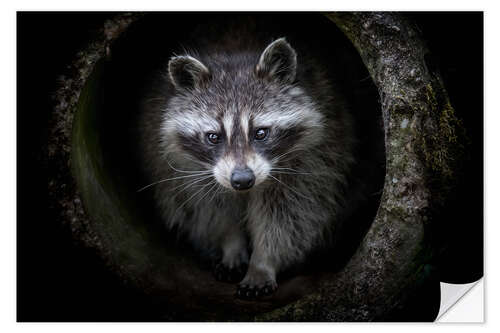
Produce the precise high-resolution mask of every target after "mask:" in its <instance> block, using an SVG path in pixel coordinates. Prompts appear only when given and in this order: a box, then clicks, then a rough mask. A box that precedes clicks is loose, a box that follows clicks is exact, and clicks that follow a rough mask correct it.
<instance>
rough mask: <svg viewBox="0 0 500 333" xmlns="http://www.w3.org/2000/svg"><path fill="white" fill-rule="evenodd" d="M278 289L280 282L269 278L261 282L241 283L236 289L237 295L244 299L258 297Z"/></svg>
mask: <svg viewBox="0 0 500 333" xmlns="http://www.w3.org/2000/svg"><path fill="white" fill-rule="evenodd" d="M276 289H278V284H277V283H276V281H274V280H268V281H265V282H263V283H261V284H248V283H243V282H242V283H240V284H239V285H238V289H237V291H236V296H238V297H239V298H242V299H256V298H259V297H262V296H268V295H271V294H273V293H274V292H275V291H276Z"/></svg>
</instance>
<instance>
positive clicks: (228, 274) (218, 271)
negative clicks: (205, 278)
mask: <svg viewBox="0 0 500 333" xmlns="http://www.w3.org/2000/svg"><path fill="white" fill-rule="evenodd" d="M247 268H248V265H247V264H246V263H241V264H240V265H237V266H232V267H231V266H228V265H225V264H224V263H222V262H220V263H218V264H217V265H215V266H214V276H215V278H216V279H217V280H218V281H222V282H229V283H234V282H239V281H241V279H243V276H245V273H246V272H247Z"/></svg>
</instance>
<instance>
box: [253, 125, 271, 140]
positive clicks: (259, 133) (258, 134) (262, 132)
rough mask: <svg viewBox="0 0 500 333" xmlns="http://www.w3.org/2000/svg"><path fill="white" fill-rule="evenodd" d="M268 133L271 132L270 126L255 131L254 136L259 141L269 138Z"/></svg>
mask: <svg viewBox="0 0 500 333" xmlns="http://www.w3.org/2000/svg"><path fill="white" fill-rule="evenodd" d="M268 134H269V128H259V129H257V130H256V131H255V135H254V138H255V140H257V141H262V140H265V139H266V138H267V135H268Z"/></svg>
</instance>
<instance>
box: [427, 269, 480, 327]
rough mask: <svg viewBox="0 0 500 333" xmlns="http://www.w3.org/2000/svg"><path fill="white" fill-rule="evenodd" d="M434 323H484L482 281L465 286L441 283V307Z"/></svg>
mask: <svg viewBox="0 0 500 333" xmlns="http://www.w3.org/2000/svg"><path fill="white" fill-rule="evenodd" d="M436 322H439V323H482V322H484V283H483V279H480V280H479V281H476V282H473V283H467V284H451V283H443V282H441V305H440V308H439V314H438V316H437V318H436Z"/></svg>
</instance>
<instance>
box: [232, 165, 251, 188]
mask: <svg viewBox="0 0 500 333" xmlns="http://www.w3.org/2000/svg"><path fill="white" fill-rule="evenodd" d="M254 183H255V175H254V174H253V171H252V170H250V169H249V168H246V169H234V171H233V173H232V174H231V186H232V187H233V188H234V189H235V190H247V189H249V188H250V187H252V186H253V184H254Z"/></svg>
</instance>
